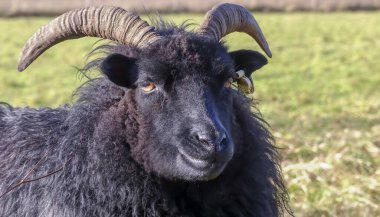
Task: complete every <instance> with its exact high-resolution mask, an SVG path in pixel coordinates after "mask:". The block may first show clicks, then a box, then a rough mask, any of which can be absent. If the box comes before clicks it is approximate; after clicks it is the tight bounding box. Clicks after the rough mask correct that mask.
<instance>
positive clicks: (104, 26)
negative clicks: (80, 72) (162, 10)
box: [18, 6, 160, 71]
mask: <svg viewBox="0 0 380 217" xmlns="http://www.w3.org/2000/svg"><path fill="white" fill-rule="evenodd" d="M85 36H93V37H100V38H104V39H110V40H113V41H116V42H119V43H122V44H130V45H133V46H136V47H139V48H141V47H144V46H146V45H148V44H151V43H153V42H155V41H157V40H158V39H159V38H160V36H159V35H158V33H156V32H155V31H154V27H153V26H150V25H149V24H148V23H147V22H146V21H143V20H141V19H140V17H139V16H137V15H134V14H132V13H129V12H127V11H125V10H124V9H122V8H119V7H110V6H102V7H89V8H85V9H79V10H72V11H69V12H67V13H64V14H63V15H61V16H59V17H57V18H56V19H54V20H52V21H51V22H50V23H48V24H46V25H45V26H43V27H41V28H40V29H39V30H38V31H37V32H35V33H34V35H33V36H32V37H31V38H29V40H28V41H27V43H26V44H25V45H24V48H23V49H22V52H21V56H20V59H19V65H18V70H19V71H23V70H24V69H25V68H26V67H28V66H29V65H30V64H31V63H32V62H33V61H34V60H35V59H36V58H37V57H38V56H40V55H41V54H42V53H43V52H44V51H46V50H47V49H49V48H50V47H52V46H54V45H56V44H58V43H60V42H62V41H64V40H68V39H74V38H81V37H85Z"/></svg>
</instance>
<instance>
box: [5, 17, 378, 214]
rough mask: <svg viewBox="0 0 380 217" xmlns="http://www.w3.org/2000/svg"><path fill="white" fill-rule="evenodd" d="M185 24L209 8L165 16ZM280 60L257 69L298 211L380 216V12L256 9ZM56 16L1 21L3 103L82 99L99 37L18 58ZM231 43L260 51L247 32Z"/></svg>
mask: <svg viewBox="0 0 380 217" xmlns="http://www.w3.org/2000/svg"><path fill="white" fill-rule="evenodd" d="M165 17H168V18H171V19H173V20H174V21H175V22H177V23H180V22H182V21H184V20H186V19H188V18H193V19H194V20H193V21H194V22H195V23H199V21H200V20H201V17H202V16H201V15H196V14H186V15H166V16H165ZM256 17H257V19H258V21H259V23H260V25H261V27H262V29H263V31H264V33H265V35H266V37H267V39H268V41H269V43H270V45H271V49H272V52H273V56H274V57H273V58H272V59H271V60H270V63H269V64H268V65H267V66H266V67H264V68H263V69H261V70H260V71H258V72H257V73H256V74H254V76H253V78H254V81H255V84H256V92H255V94H254V95H253V97H254V98H255V99H257V100H258V101H259V105H258V108H259V109H260V111H261V112H262V114H263V116H264V118H265V119H266V120H267V121H268V122H269V124H270V125H271V128H272V132H273V133H274V135H275V136H276V138H277V145H278V146H279V147H281V148H282V149H281V152H282V154H283V157H284V160H283V172H284V176H285V179H286V182H287V186H288V189H289V193H290V199H291V205H292V207H293V209H294V211H295V213H296V216H316V217H317V216H318V217H320V216H339V217H344V216H347V217H348V216H380V205H379V204H380V62H379V60H380V28H379V23H380V13H379V12H356V13H333V14H325V13H292V14H286V13H269V14H265V13H257V14H256ZM50 19H51V18H41V17H40V18H14V19H0V30H1V33H0V101H5V102H8V103H9V104H11V105H13V106H31V107H39V106H49V107H56V106H59V105H62V104H65V103H72V102H73V101H74V100H75V97H73V95H72V93H73V91H74V90H75V89H76V88H77V87H78V86H79V85H80V84H81V83H83V82H85V81H86V79H85V78H83V76H81V75H80V74H79V73H77V70H76V67H83V66H84V62H85V56H86V54H87V53H88V52H89V51H90V50H91V48H92V46H93V44H94V43H95V42H96V41H97V39H79V40H73V41H67V42H64V43H62V44H59V45H57V46H55V47H54V48H52V49H50V50H49V51H48V52H46V53H45V54H43V55H42V56H41V57H40V58H39V59H38V60H37V61H36V62H35V63H33V64H32V65H31V67H29V68H28V69H27V70H26V71H25V72H24V73H17V72H16V66H17V59H18V55H19V52H20V50H21V47H22V46H23V44H24V42H25V41H26V40H27V39H28V37H29V36H30V35H31V34H32V33H33V32H34V31H35V30H36V29H37V28H38V27H40V26H41V25H43V24H45V23H46V22H48V20H50ZM226 41H227V44H228V45H229V46H230V49H231V50H235V49H239V48H252V49H258V47H257V46H256V44H255V43H254V42H253V41H252V40H251V39H249V37H247V36H246V35H244V34H239V33H235V34H233V35H231V36H229V37H228V38H227V39H226Z"/></svg>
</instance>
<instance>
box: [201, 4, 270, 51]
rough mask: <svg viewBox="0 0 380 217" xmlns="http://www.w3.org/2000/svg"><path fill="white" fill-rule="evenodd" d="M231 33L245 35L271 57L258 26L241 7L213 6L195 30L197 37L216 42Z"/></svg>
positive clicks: (229, 5)
mask: <svg viewBox="0 0 380 217" xmlns="http://www.w3.org/2000/svg"><path fill="white" fill-rule="evenodd" d="M232 32H245V33H247V34H248V35H250V36H251V37H252V38H253V39H255V40H256V42H257V43H258V44H259V46H260V47H261V48H262V49H263V50H264V52H265V53H266V54H267V55H268V56H269V57H272V53H271V51H270V48H269V45H268V42H267V41H266V39H265V37H264V34H263V32H262V31H261V29H260V26H259V24H258V23H257V21H256V19H255V18H254V17H253V16H252V14H251V13H250V12H249V11H248V10H247V9H246V8H244V7H243V6H241V5H237V4H230V3H223V4H219V5H216V6H214V7H213V8H212V9H211V10H209V11H208V12H207V13H206V15H205V18H204V21H203V23H202V24H201V25H200V28H199V29H198V30H197V33H198V34H199V35H202V36H205V37H209V38H212V39H214V40H216V41H219V40H220V39H221V38H223V37H224V36H226V35H228V34H230V33H232Z"/></svg>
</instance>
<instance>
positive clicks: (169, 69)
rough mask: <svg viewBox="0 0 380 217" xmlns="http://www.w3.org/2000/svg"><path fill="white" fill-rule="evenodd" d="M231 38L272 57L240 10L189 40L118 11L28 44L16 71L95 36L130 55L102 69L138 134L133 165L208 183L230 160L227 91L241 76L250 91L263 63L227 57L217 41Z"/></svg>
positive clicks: (98, 12)
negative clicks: (123, 96)
mask: <svg viewBox="0 0 380 217" xmlns="http://www.w3.org/2000/svg"><path fill="white" fill-rule="evenodd" d="M99 18H100V19H102V21H99V20H98V19H99ZM53 30H55V31H53ZM234 31H243V32H246V33H248V34H249V35H251V36H252V37H253V38H254V39H255V40H256V41H257V42H258V44H259V45H260V46H261V47H262V48H263V49H264V51H265V52H266V53H267V55H268V56H271V53H270V50H269V47H268V44H267V42H266V40H265V38H264V36H263V34H262V32H261V30H260V28H259V26H258V25H257V23H256V21H255V19H254V18H253V17H252V15H251V14H250V13H249V12H248V11H247V10H246V9H245V8H243V7H241V6H238V5H233V4H221V5H218V6H216V7H214V8H213V9H212V10H211V11H210V12H208V13H207V15H206V19H205V22H204V23H203V24H202V25H201V27H200V28H199V29H198V31H197V32H195V33H192V32H187V31H185V30H184V29H181V28H173V29H171V30H170V31H162V30H161V31H160V30H155V28H154V27H152V26H150V25H148V24H147V23H146V22H144V21H142V20H140V18H139V17H137V16H135V15H132V14H130V13H128V12H126V11H124V10H123V9H120V8H113V7H101V8H89V9H83V10H77V11H73V12H68V13H66V14H64V15H62V16H61V17H58V18H57V19H56V20H53V21H52V22H51V23H49V24H47V25H46V26H44V27H42V28H41V29H40V30H39V31H38V32H37V33H35V35H34V36H32V38H31V39H30V40H29V41H28V42H27V44H26V46H25V47H24V49H23V52H22V56H21V58H20V64H19V69H20V70H23V69H25V68H26V67H27V66H28V65H29V64H30V63H31V62H32V61H33V60H34V59H35V58H37V57H38V56H39V55H40V54H41V53H42V52H44V51H45V50H46V49H48V48H49V47H51V46H53V45H54V44H57V43H59V42H61V41H63V40H66V39H71V38H78V37H83V36H97V37H101V38H106V39H111V40H113V41H116V42H118V43H121V44H126V45H128V46H126V47H133V48H134V49H136V50H137V53H138V55H135V56H128V55H123V54H122V52H121V53H113V54H110V55H109V56H108V57H106V58H105V59H104V60H103V61H102V63H101V64H100V70H101V71H102V72H103V74H104V75H105V76H106V77H107V78H108V79H109V80H110V81H112V82H113V83H114V84H116V85H118V86H121V87H122V88H125V90H126V91H129V93H132V96H133V101H134V102H135V105H134V106H135V109H134V112H135V113H136V114H134V115H136V117H137V119H138V120H137V123H138V124H136V123H131V124H130V125H133V127H135V128H138V130H137V131H136V132H137V135H135V136H136V138H137V140H136V139H133V141H129V142H128V144H129V145H130V149H131V153H132V157H133V158H134V159H135V161H136V162H138V163H139V164H141V165H142V166H143V167H144V168H145V170H147V171H149V172H152V173H155V174H157V175H159V176H162V177H165V178H168V179H183V180H192V181H194V180H210V179H213V178H216V177H218V176H219V175H220V174H221V173H222V172H223V170H224V169H225V168H226V166H227V165H228V163H229V162H230V161H231V159H232V158H233V156H234V151H235V143H234V141H235V138H234V137H235V136H236V133H235V132H234V129H233V127H232V126H233V124H234V122H236V120H235V115H234V97H236V96H237V95H239V94H240V93H239V92H238V91H237V90H235V89H233V88H231V83H232V81H233V80H237V79H239V78H241V77H242V76H244V77H245V78H246V79H248V81H247V82H248V83H249V81H250V76H251V73H252V72H253V71H255V70H257V69H259V68H261V67H262V66H263V65H265V64H266V63H267V60H266V58H265V57H264V56H263V55H261V54H260V53H258V52H256V51H248V50H240V51H235V52H231V53H229V52H228V51H227V50H226V48H225V47H224V46H223V45H222V44H221V43H220V42H219V40H220V39H221V38H222V37H224V36H225V35H227V34H229V33H231V32H234ZM236 71H243V72H244V75H237V74H236ZM130 95H131V94H130ZM126 122H128V120H127V121H126ZM126 125H127V129H126V130H130V129H128V126H129V125H128V123H127V124H126ZM136 125H138V126H136ZM127 140H128V139H127Z"/></svg>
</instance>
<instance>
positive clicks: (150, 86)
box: [141, 82, 156, 93]
mask: <svg viewBox="0 0 380 217" xmlns="http://www.w3.org/2000/svg"><path fill="white" fill-rule="evenodd" d="M141 89H142V90H143V91H144V92H145V93H149V92H151V91H153V90H154V89H156V85H155V84H154V83H153V82H148V83H147V84H145V85H144V86H143V87H142V88H141Z"/></svg>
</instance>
